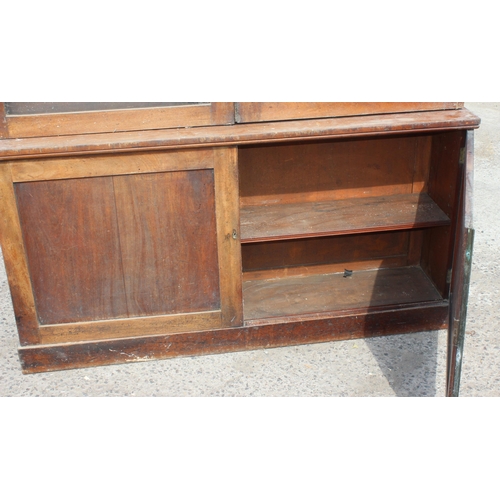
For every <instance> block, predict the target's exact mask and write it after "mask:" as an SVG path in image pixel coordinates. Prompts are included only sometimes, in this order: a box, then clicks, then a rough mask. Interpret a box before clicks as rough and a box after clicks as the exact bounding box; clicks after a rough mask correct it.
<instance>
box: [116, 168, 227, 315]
mask: <svg viewBox="0 0 500 500" xmlns="http://www.w3.org/2000/svg"><path fill="white" fill-rule="evenodd" d="M113 186H114V195H115V199H116V211H117V218H118V228H119V235H120V252H121V255H122V262H123V264H122V265H123V273H124V282H125V292H126V297H127V303H128V312H129V316H144V315H158V314H176V313H181V312H184V313H188V312H195V311H212V310H215V309H219V308H220V292H219V269H218V257H217V239H216V238H217V237H216V223H215V194H214V174H213V171H212V170H188V171H181V172H164V173H154V174H139V175H125V176H116V177H113Z"/></svg>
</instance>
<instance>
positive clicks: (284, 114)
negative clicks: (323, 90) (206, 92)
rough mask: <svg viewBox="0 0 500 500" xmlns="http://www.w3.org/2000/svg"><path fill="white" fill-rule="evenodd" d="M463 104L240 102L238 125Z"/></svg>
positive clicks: (406, 110)
mask: <svg viewBox="0 0 500 500" xmlns="http://www.w3.org/2000/svg"><path fill="white" fill-rule="evenodd" d="M463 105H464V103H463V102H239V103H236V121H237V122H238V123H245V122H261V121H278V120H296V119H301V118H324V117H334V116H349V115H373V114H381V113H382V114H383V113H403V112H412V111H430V110H444V109H460V108H462V107H463Z"/></svg>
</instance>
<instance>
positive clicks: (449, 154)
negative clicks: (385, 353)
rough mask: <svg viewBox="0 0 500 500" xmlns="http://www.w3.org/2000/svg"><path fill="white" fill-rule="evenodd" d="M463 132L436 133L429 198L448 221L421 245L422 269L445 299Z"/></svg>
mask: <svg viewBox="0 0 500 500" xmlns="http://www.w3.org/2000/svg"><path fill="white" fill-rule="evenodd" d="M464 141H465V132H464V131H452V132H445V133H442V134H436V135H435V136H434V137H433V141H432V153H431V166H430V173H429V182H428V190H429V195H430V196H431V197H432V199H433V200H434V201H435V202H436V204H437V205H438V206H439V207H440V208H441V210H442V211H443V212H444V213H446V215H447V216H448V217H449V218H450V221H451V224H450V226H447V227H440V228H436V229H432V230H430V231H428V232H427V233H426V234H425V237H424V240H423V243H422V259H421V262H422V268H423V269H424V270H425V272H426V273H427V274H428V275H429V277H430V278H431V279H432V280H433V281H434V283H435V284H436V286H437V288H438V290H439V291H440V292H441V294H442V295H443V297H447V296H448V291H449V282H448V279H447V273H448V270H450V269H451V266H452V258H453V255H452V254H453V247H454V244H453V238H454V233H455V227H456V213H457V207H458V200H459V195H460V191H459V190H460V182H459V179H460V172H461V170H462V169H463V165H461V163H460V162H461V159H460V156H461V149H462V148H463V146H464V145H465V142H464Z"/></svg>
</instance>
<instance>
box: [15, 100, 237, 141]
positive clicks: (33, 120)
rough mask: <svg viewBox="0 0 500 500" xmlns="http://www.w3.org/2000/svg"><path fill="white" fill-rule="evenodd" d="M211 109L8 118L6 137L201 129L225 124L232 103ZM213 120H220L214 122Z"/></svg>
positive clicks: (196, 106)
mask: <svg viewBox="0 0 500 500" xmlns="http://www.w3.org/2000/svg"><path fill="white" fill-rule="evenodd" d="M226 104H227V105H226V106H219V107H214V108H212V106H211V104H210V103H207V104H194V105H186V106H167V107H157V108H142V109H125V110H124V109H118V110H106V111H87V112H78V113H50V114H39V115H13V116H9V117H7V127H8V131H9V137H47V136H65V135H75V134H95V133H103V132H112V133H114V132H122V131H131V130H148V129H164V128H174V127H200V126H203V125H214V124H228V123H232V121H231V120H230V118H229V117H230V116H231V114H230V113H229V112H228V107H229V109H232V104H231V103H226ZM214 119H215V120H221V121H216V122H214Z"/></svg>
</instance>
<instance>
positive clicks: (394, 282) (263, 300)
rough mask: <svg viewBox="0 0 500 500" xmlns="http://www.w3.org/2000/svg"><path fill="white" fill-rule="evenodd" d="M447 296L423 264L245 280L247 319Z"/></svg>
mask: <svg viewBox="0 0 500 500" xmlns="http://www.w3.org/2000/svg"><path fill="white" fill-rule="evenodd" d="M441 300H443V299H442V297H441V295H440V294H439V292H438V291H437V290H436V288H435V286H434V284H433V283H432V282H431V280H430V279H429V278H428V277H427V275H426V274H425V273H424V272H423V271H422V269H421V268H420V267H399V268H392V269H376V270H368V271H358V272H356V271H355V272H353V274H352V275H351V276H349V277H344V273H333V274H317V275H308V276H300V277H286V278H279V279H261V280H244V282H243V309H244V318H245V322H246V323H247V322H248V324H251V323H253V322H256V321H258V320H264V319H265V320H269V319H272V318H282V317H287V316H300V315H308V314H314V313H326V312H329V311H330V312H331V311H340V310H346V309H361V308H371V307H381V306H390V305H399V304H410V303H419V302H433V301H441Z"/></svg>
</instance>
